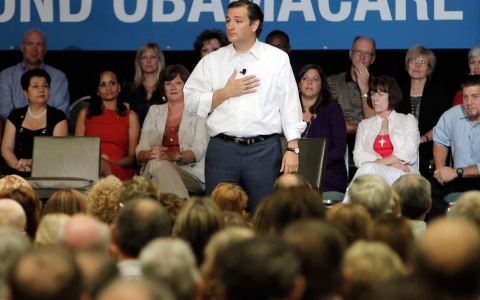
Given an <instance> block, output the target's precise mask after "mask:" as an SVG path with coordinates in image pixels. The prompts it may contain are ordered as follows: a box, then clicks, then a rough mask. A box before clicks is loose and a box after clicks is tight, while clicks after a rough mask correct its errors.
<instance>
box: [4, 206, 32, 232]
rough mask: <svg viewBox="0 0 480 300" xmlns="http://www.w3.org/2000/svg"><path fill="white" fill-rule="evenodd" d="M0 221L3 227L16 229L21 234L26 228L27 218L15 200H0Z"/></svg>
mask: <svg viewBox="0 0 480 300" xmlns="http://www.w3.org/2000/svg"><path fill="white" fill-rule="evenodd" d="M0 219H1V220H3V223H4V225H7V226H12V227H15V228H18V229H19V230H20V231H21V232H25V226H27V216H26V215H25V211H24V210H23V207H22V206H21V205H20V203H18V202H17V201H15V200H12V199H0Z"/></svg>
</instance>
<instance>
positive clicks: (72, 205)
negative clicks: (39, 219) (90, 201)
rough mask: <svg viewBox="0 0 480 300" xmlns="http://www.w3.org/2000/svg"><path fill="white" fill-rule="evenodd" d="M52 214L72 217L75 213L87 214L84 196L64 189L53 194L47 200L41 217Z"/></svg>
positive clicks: (75, 191)
mask: <svg viewBox="0 0 480 300" xmlns="http://www.w3.org/2000/svg"><path fill="white" fill-rule="evenodd" d="M53 213H62V214H67V215H69V216H72V215H74V214H77V213H87V201H86V200H85V196H84V195H83V194H82V193H80V192H79V191H77V190H74V189H65V190H60V191H57V192H55V193H54V194H53V195H52V196H51V197H50V198H48V201H47V204H45V207H44V208H43V214H42V215H43V216H45V215H47V214H53Z"/></svg>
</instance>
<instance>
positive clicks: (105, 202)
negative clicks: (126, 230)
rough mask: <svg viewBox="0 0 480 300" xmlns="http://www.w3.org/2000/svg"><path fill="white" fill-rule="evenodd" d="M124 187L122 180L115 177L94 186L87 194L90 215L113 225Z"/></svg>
mask: <svg viewBox="0 0 480 300" xmlns="http://www.w3.org/2000/svg"><path fill="white" fill-rule="evenodd" d="M122 187H123V184H122V182H121V181H120V179H118V178H117V177H116V176H113V175H110V176H107V177H105V178H102V179H100V180H99V181H97V182H96V183H95V184H93V185H92V186H91V187H90V189H89V190H88V192H87V210H88V213H89V214H90V215H92V216H94V217H95V218H97V219H98V220H100V221H102V222H104V223H106V224H113V223H114V222H115V209H116V207H117V205H118V198H119V197H120V193H121V191H122Z"/></svg>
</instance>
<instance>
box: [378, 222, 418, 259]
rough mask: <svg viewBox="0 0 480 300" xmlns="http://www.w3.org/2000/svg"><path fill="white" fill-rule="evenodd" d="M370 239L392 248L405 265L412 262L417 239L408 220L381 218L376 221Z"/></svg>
mask: <svg viewBox="0 0 480 300" xmlns="http://www.w3.org/2000/svg"><path fill="white" fill-rule="evenodd" d="M370 239H371V240H372V241H378V242H383V243H385V244H387V245H388V246H390V248H392V250H394V251H395V252H396V253H397V254H398V255H399V256H400V258H401V259H402V261H403V263H409V262H410V259H411V251H412V250H413V246H414V243H415V237H414V236H413V232H412V227H411V226H410V223H409V222H408V220H407V219H406V218H399V217H395V216H381V217H378V218H376V219H374V220H373V226H372V227H371V230H370Z"/></svg>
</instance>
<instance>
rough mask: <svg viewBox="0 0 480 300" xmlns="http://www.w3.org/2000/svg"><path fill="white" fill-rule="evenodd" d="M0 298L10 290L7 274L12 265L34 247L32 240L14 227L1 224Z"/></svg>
mask: <svg viewBox="0 0 480 300" xmlns="http://www.w3.org/2000/svg"><path fill="white" fill-rule="evenodd" d="M0 241H1V242H0V299H4V297H5V296H6V294H7V292H8V286H7V284H6V280H7V274H8V273H9V270H10V268H11V266H12V265H13V264H14V263H15V262H16V261H17V259H18V258H19V257H21V256H22V255H23V254H24V253H26V252H27V251H28V250H30V248H31V247H32V244H31V242H30V240H29V239H28V238H27V237H26V236H24V235H23V234H22V232H21V231H20V230H18V229H16V228H14V227H10V226H0Z"/></svg>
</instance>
